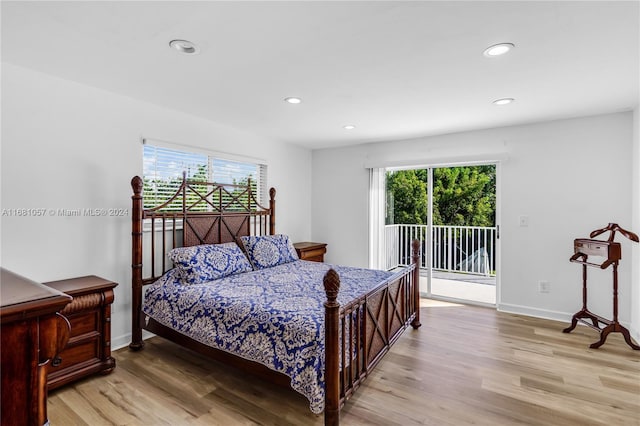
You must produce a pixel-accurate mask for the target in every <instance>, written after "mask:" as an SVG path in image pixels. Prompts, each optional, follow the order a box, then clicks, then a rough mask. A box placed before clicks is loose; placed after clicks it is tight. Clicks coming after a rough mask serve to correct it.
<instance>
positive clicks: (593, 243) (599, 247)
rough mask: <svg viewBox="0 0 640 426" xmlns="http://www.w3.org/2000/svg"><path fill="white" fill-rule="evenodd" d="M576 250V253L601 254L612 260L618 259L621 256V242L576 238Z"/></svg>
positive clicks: (574, 245)
mask: <svg viewBox="0 0 640 426" xmlns="http://www.w3.org/2000/svg"><path fill="white" fill-rule="evenodd" d="M573 247H574V251H575V252H576V253H582V254H586V255H587V256H601V257H606V258H608V259H611V260H618V259H620V258H621V252H622V251H621V248H620V243H615V242H608V241H598V240H587V239H576V240H574V243H573Z"/></svg>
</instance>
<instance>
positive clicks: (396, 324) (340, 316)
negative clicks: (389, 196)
mask: <svg viewBox="0 0 640 426" xmlns="http://www.w3.org/2000/svg"><path fill="white" fill-rule="evenodd" d="M412 250H413V253H412V265H411V266H410V267H409V268H406V269H405V270H404V271H403V273H402V274H401V275H398V276H394V277H392V279H391V280H389V281H387V282H385V283H383V284H382V285H380V286H378V287H377V288H375V289H374V290H372V291H371V292H369V293H368V294H366V295H364V296H363V297H361V298H359V299H357V300H354V301H352V302H350V303H349V304H347V305H345V306H342V307H340V305H339V304H338V303H337V301H336V299H337V295H338V291H339V288H340V279H339V277H338V274H337V273H336V272H335V271H333V270H330V271H329V272H328V273H327V275H326V276H325V278H324V287H325V291H326V293H327V302H326V303H325V351H326V354H325V360H326V361H325V417H324V418H325V425H337V424H339V413H340V408H341V407H342V405H344V402H345V401H346V400H347V399H349V398H350V397H351V395H352V394H353V392H355V390H356V389H357V388H358V387H359V386H360V385H361V384H362V382H363V380H364V379H365V378H366V377H367V375H368V374H369V373H370V372H371V371H372V370H373V368H374V367H375V366H376V364H377V363H378V362H379V361H380V359H381V358H382V356H384V354H385V353H387V352H388V351H389V348H390V347H391V345H392V344H393V343H394V342H395V341H396V340H397V339H398V337H400V335H401V334H402V332H403V331H404V330H405V329H406V328H407V326H408V325H409V324H411V326H412V327H413V328H418V327H420V325H421V324H420V289H419V278H420V273H419V269H418V266H417V265H419V263H418V258H419V252H418V251H419V243H418V241H414V242H413V243H412Z"/></svg>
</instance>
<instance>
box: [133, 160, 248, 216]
mask: <svg viewBox="0 0 640 426" xmlns="http://www.w3.org/2000/svg"><path fill="white" fill-rule="evenodd" d="M250 177H251V176H246V177H244V178H241V179H240V180H239V181H237V180H236V179H235V178H234V179H233V182H231V183H232V184H233V185H238V186H239V188H233V187H225V189H226V192H225V191H221V192H214V193H213V194H208V193H209V191H211V189H212V188H211V186H210V185H206V184H202V185H199V184H197V183H193V182H203V183H204V182H207V180H208V173H207V165H206V164H201V165H198V166H197V170H196V171H194V172H191V171H187V179H188V180H189V181H190V182H191V185H190V186H191V190H188V191H187V193H186V206H187V208H189V210H191V211H207V210H211V209H212V207H211V206H210V205H209V204H208V203H206V202H204V201H202V198H201V197H205V196H207V195H208V196H207V199H208V200H209V202H210V203H211V204H213V206H215V208H216V209H219V208H222V209H224V210H232V211H233V210H235V211H244V210H247V208H251V209H255V207H256V206H255V205H253V204H251V202H250V197H249V195H248V193H247V192H246V191H244V188H246V186H247V184H248V182H249V179H250ZM223 183H227V182H223ZM181 184H182V177H172V178H169V179H167V178H165V179H150V178H145V179H144V181H143V185H144V186H143V197H144V206H143V207H144V208H145V209H148V208H152V207H157V206H159V205H161V204H164V203H165V202H167V201H168V200H169V197H171V196H173V195H174V194H175V193H176V191H178V188H180V185H181ZM194 191H196V192H197V193H196V192H194ZM251 191H252V193H253V194H256V191H257V185H256V182H255V180H253V179H252V180H251ZM163 210H170V211H171V210H173V211H181V210H182V197H181V196H179V197H177V198H176V199H175V200H173V201H172V202H171V203H170V204H169V205H167V206H166V207H165V208H164V209H163Z"/></svg>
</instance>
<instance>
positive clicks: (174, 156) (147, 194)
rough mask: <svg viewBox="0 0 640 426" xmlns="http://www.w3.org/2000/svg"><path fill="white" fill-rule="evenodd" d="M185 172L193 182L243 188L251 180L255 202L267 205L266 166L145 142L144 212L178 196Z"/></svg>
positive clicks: (260, 163) (259, 163)
mask: <svg viewBox="0 0 640 426" xmlns="http://www.w3.org/2000/svg"><path fill="white" fill-rule="evenodd" d="M234 157H235V156H234ZM183 172H186V174H187V179H189V180H191V181H202V182H216V183H224V184H236V185H242V184H246V183H247V180H248V179H249V178H250V179H251V181H252V182H253V184H252V187H253V192H254V195H255V197H256V199H257V200H260V203H261V204H262V205H265V206H266V205H267V200H268V198H267V165H266V164H264V163H263V162H257V161H256V160H253V159H247V160H246V161H242V159H241V158H238V157H235V158H234V159H229V158H224V157H222V156H220V155H217V154H216V153H207V152H203V151H199V152H195V150H193V151H190V150H189V149H188V148H181V147H178V148H174V147H166V146H160V145H159V144H153V143H152V142H149V141H147V140H145V142H144V145H143V182H144V208H149V207H153V206H157V205H159V204H162V203H163V202H165V201H167V200H168V198H169V197H170V196H171V195H173V194H175V192H176V191H177V189H178V187H179V186H180V184H181V183H182V174H183ZM178 202H181V201H178ZM176 208H178V207H177V206H176Z"/></svg>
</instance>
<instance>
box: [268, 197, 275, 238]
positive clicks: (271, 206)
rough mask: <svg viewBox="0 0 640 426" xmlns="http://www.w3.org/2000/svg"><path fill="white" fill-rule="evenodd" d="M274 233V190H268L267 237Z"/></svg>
mask: <svg viewBox="0 0 640 426" xmlns="http://www.w3.org/2000/svg"><path fill="white" fill-rule="evenodd" d="M275 233H276V189H275V188H271V189H270V190H269V235H275Z"/></svg>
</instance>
